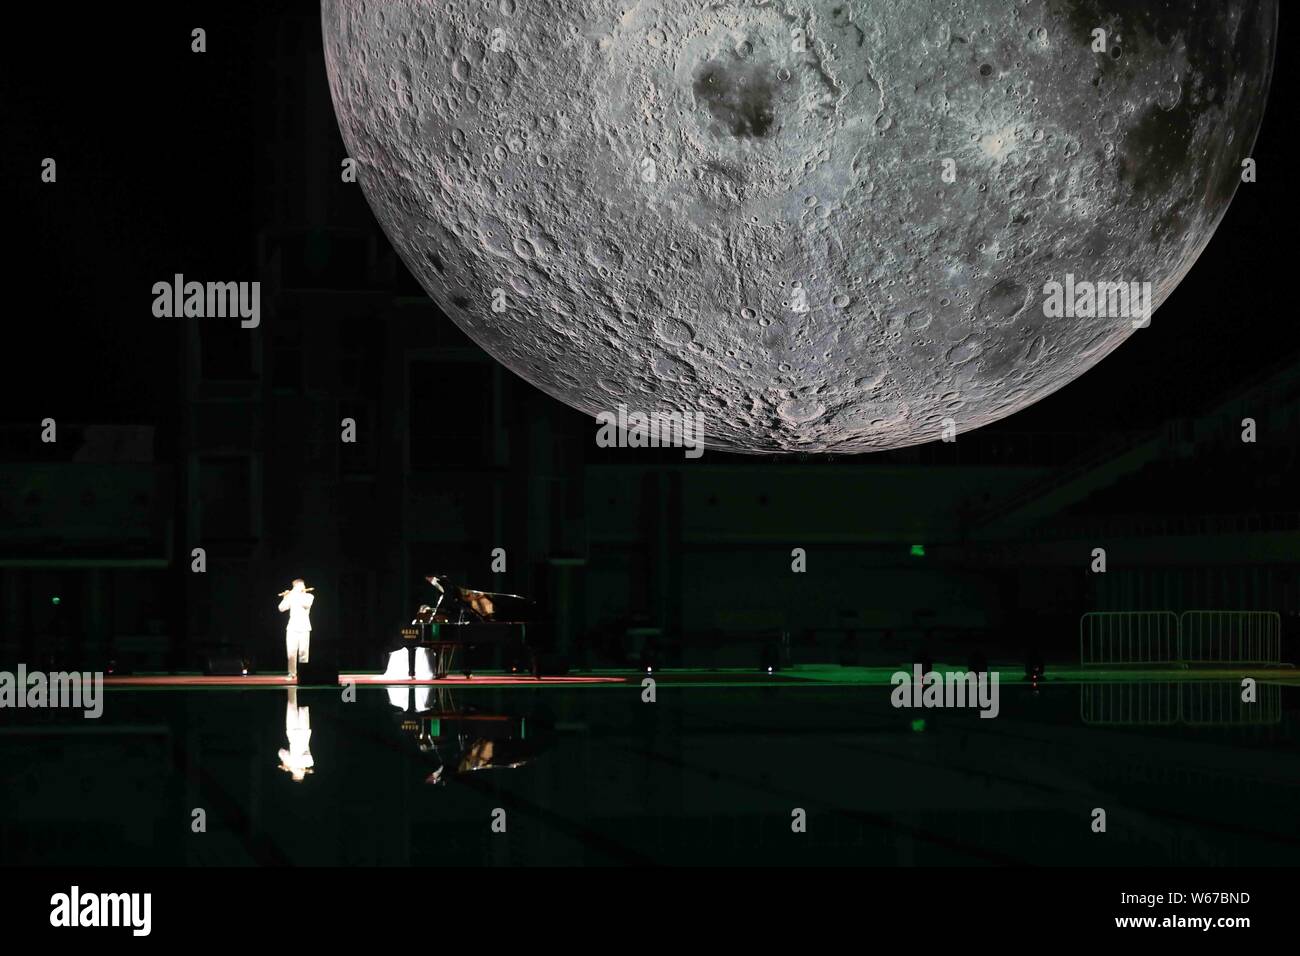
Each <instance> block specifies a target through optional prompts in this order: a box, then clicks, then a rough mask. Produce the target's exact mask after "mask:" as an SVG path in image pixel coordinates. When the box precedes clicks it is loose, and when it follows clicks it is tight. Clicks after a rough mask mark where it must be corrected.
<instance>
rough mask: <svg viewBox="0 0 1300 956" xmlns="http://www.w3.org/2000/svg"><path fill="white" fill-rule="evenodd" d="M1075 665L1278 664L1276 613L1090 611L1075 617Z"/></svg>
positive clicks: (1279, 639)
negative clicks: (1076, 643) (1077, 627)
mask: <svg viewBox="0 0 1300 956" xmlns="http://www.w3.org/2000/svg"><path fill="white" fill-rule="evenodd" d="M1079 663H1080V664H1082V665H1083V666H1085V667H1087V666H1101V665H1108V664H1109V665H1134V664H1179V665H1187V664H1280V663H1282V616H1281V615H1280V614H1278V613H1277V612H1276V611H1184V612H1183V613H1182V614H1180V615H1179V614H1175V613H1174V612H1173V611H1089V612H1088V613H1086V614H1084V615H1083V617H1081V618H1079Z"/></svg>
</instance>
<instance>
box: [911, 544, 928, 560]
mask: <svg viewBox="0 0 1300 956" xmlns="http://www.w3.org/2000/svg"><path fill="white" fill-rule="evenodd" d="M912 557H914V558H924V557H925V545H923V544H914V545H912Z"/></svg>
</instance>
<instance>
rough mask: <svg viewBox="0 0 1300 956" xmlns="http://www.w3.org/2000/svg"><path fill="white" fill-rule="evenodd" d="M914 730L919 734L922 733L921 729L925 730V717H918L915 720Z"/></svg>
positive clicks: (913, 723) (913, 722)
mask: <svg viewBox="0 0 1300 956" xmlns="http://www.w3.org/2000/svg"><path fill="white" fill-rule="evenodd" d="M912 730H914V731H915V732H916V733H918V734H919V733H921V731H923V730H925V718H924V717H917V718H916V719H915V720H913V721H912Z"/></svg>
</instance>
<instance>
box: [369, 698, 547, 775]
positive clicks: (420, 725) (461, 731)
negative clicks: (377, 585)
mask: <svg viewBox="0 0 1300 956" xmlns="http://www.w3.org/2000/svg"><path fill="white" fill-rule="evenodd" d="M388 697H389V702H390V703H391V704H392V705H393V706H394V707H397V708H399V709H401V711H402V713H401V714H400V715H399V719H400V723H401V729H402V732H403V733H404V734H407V735H409V736H410V737H411V738H413V739H414V740H415V743H416V746H417V747H418V748H419V751H420V753H421V755H422V758H423V760H424V761H425V762H426V766H425V769H424V770H422V771H421V773H422V774H425V771H428V773H427V774H425V777H424V780H425V782H426V783H446V782H447V780H448V779H449V778H450V777H454V776H459V775H461V774H467V773H473V772H474V771H476V770H506V769H508V770H513V769H516V768H518V767H522V766H523V765H524V764H526V763H528V762H529V761H530V760H531V759H532V758H533V757H535V756H536V755H537V751H538V746H537V742H536V741H535V740H534V739H532V738H530V737H529V735H528V726H527V722H526V720H525V719H524V718H523V717H514V716H509V715H506V714H493V713H487V712H483V711H480V710H478V709H477V708H474V707H466V708H460V707H457V706H456V701H455V698H454V697H453V696H452V694H451V691H450V689H449V688H447V687H400V688H399V687H390V688H389V689H388Z"/></svg>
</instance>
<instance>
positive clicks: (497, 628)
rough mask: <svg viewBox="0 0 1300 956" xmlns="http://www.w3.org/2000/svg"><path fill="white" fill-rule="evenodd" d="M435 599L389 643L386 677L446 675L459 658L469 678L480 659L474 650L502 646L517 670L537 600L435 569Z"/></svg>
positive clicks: (505, 657)
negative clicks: (479, 586)
mask: <svg viewBox="0 0 1300 956" xmlns="http://www.w3.org/2000/svg"><path fill="white" fill-rule="evenodd" d="M425 580H426V581H428V582H429V584H431V585H432V586H433V589H434V602H433V604H431V605H430V604H422V605H420V608H419V610H417V611H416V612H415V617H414V618H413V619H412V620H411V623H410V624H409V625H407V626H406V627H404V628H402V629H401V632H400V636H399V638H398V640H397V641H395V642H394V643H393V644H392V645H390V646H389V649H388V667H387V669H386V670H385V671H384V677H387V678H390V679H393V680H407V679H415V680H431V679H434V678H439V679H441V678H443V677H446V676H447V674H448V673H449V672H450V671H452V670H453V669H454V668H455V664H456V660H457V658H458V657H459V658H460V660H461V666H462V668H463V670H464V673H465V676H466V677H468V676H469V675H470V673H471V671H472V670H473V667H474V665H475V664H476V663H477V661H476V660H475V652H476V651H477V650H479V649H481V648H486V647H491V648H499V649H500V652H501V658H502V661H503V662H504V664H505V665H506V666H509V667H511V668H512V669H514V668H517V667H518V666H519V664H520V662H521V661H523V660H524V658H525V656H526V654H527V651H526V635H525V629H526V626H527V624H528V623H529V622H530V621H533V620H535V619H536V614H537V608H536V605H534V604H533V602H532V601H530V600H528V599H527V598H524V597H520V596H519V595H518V594H499V593H496V592H493V591H476V590H474V589H473V588H465V587H461V586H460V585H458V584H454V583H452V582H451V581H450V580H449V579H448V578H447V576H446V575H445V574H431V575H429V576H428V577H427V578H425Z"/></svg>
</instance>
